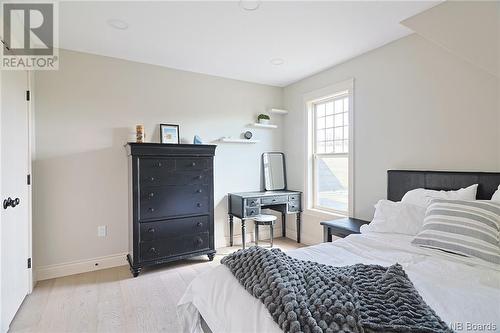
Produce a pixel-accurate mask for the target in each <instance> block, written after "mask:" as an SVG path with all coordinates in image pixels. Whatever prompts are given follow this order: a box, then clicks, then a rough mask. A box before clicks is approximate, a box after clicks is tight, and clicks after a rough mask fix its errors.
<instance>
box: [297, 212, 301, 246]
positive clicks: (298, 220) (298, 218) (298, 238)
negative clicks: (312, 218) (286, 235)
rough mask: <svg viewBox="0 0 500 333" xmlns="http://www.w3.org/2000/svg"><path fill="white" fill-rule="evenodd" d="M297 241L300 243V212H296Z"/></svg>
mask: <svg viewBox="0 0 500 333" xmlns="http://www.w3.org/2000/svg"><path fill="white" fill-rule="evenodd" d="M297 243H300V213H297Z"/></svg>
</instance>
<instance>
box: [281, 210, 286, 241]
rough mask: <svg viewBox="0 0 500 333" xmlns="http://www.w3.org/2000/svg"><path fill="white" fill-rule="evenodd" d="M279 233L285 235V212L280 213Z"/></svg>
mask: <svg viewBox="0 0 500 333" xmlns="http://www.w3.org/2000/svg"><path fill="white" fill-rule="evenodd" d="M281 234H282V235H283V237H286V213H281Z"/></svg>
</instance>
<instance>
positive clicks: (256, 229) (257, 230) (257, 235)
mask: <svg viewBox="0 0 500 333" xmlns="http://www.w3.org/2000/svg"><path fill="white" fill-rule="evenodd" d="M255 246H259V225H258V224H257V222H255Z"/></svg>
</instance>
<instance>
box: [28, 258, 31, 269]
mask: <svg viewBox="0 0 500 333" xmlns="http://www.w3.org/2000/svg"><path fill="white" fill-rule="evenodd" d="M28 268H31V258H28Z"/></svg>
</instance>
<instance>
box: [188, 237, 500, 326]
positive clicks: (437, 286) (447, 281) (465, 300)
mask: <svg viewBox="0 0 500 333" xmlns="http://www.w3.org/2000/svg"><path fill="white" fill-rule="evenodd" d="M412 238H413V237H412V236H406V235H396V234H383V233H365V234H361V235H351V236H349V237H346V238H344V239H340V240H338V241H336V242H333V243H323V244H319V245H314V246H310V247H305V248H301V249H297V250H293V251H289V252H287V254H288V255H290V256H292V257H295V258H298V259H303V260H311V261H316V262H319V263H322V264H328V265H334V266H343V265H351V264H356V263H364V264H379V265H384V266H388V265H391V264H394V263H396V262H398V263H400V264H401V265H402V266H403V268H404V269H405V271H406V273H407V274H408V276H409V277H410V279H411V281H412V282H413V284H414V285H415V287H416V289H417V290H418V291H419V293H420V295H421V296H422V297H423V298H424V300H425V301H426V302H427V304H428V305H429V306H431V307H432V308H433V309H434V310H435V311H436V313H437V314H438V315H439V316H440V317H441V319H443V320H444V321H445V322H446V323H448V324H449V325H451V327H452V329H454V330H455V331H464V332H488V331H489V332H492V331H500V267H499V266H498V265H494V264H489V263H486V262H484V261H480V260H479V259H469V258H461V257H458V256H456V255H451V254H445V253H441V252H438V251H435V250H430V249H422V248H417V247H415V246H412V245H411V244H410V241H411V239H412ZM178 314H179V318H180V320H181V324H182V326H183V329H184V331H185V332H201V326H200V315H201V316H202V317H203V319H204V320H205V321H206V323H207V324H208V326H209V327H210V329H211V330H212V332H213V333H221V332H231V333H238V332H282V330H281V329H280V328H279V327H278V325H277V324H276V323H275V322H274V321H273V319H272V317H271V315H270V314H269V312H268V311H267V309H266V308H265V307H264V305H263V304H262V303H261V302H260V301H259V300H258V299H256V298H254V297H253V296H251V295H250V294H249V293H248V292H247V291H246V290H245V289H244V288H243V287H242V286H241V285H240V284H239V283H238V281H237V280H236V279H235V278H234V276H233V275H232V274H231V272H230V271H229V270H228V269H227V268H226V267H225V266H224V265H219V266H217V267H215V268H214V269H212V270H210V271H208V272H206V273H205V274H202V275H201V276H198V277H197V278H196V279H195V280H194V281H193V282H192V283H191V284H190V286H189V287H188V289H187V291H186V293H185V294H184V296H183V297H182V299H181V300H180V302H179V304H178ZM460 323H461V324H462V325H463V328H462V329H460V326H454V324H456V325H460ZM477 325H489V326H483V327H480V326H477Z"/></svg>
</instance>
